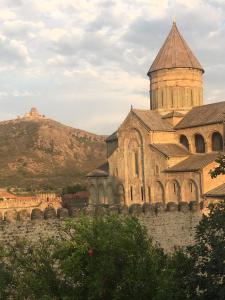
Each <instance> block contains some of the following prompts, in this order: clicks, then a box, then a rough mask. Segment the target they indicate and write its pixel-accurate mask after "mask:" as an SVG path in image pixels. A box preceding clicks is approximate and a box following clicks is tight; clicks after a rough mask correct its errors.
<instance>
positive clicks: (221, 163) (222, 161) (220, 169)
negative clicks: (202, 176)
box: [210, 155, 225, 178]
mask: <svg viewBox="0 0 225 300" xmlns="http://www.w3.org/2000/svg"><path fill="white" fill-rule="evenodd" d="M216 162H217V163H218V166H217V167H216V168H215V169H213V170H211V171H210V175H211V177H212V178H216V177H217V176H219V175H221V174H222V175H224V174H225V155H219V157H218V158H217V159H216Z"/></svg>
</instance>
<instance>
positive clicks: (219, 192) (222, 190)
mask: <svg viewBox="0 0 225 300" xmlns="http://www.w3.org/2000/svg"><path fill="white" fill-rule="evenodd" d="M205 196H206V197H219V198H220V197H221V198H225V183H224V184H221V185H219V186H217V187H216V188H215V189H213V190H211V191H209V192H207V193H206V194H205Z"/></svg>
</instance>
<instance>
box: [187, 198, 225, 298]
mask: <svg viewBox="0 0 225 300" xmlns="http://www.w3.org/2000/svg"><path fill="white" fill-rule="evenodd" d="M188 260H189V262H190V265H192V268H191V272H190V273H189V276H188V277H187V280H188V283H189V285H190V297H191V299H201V300H203V299H204V300H211V299H213V300H222V299H225V201H222V202H218V203H214V204H211V205H210V212H209V215H208V216H203V219H202V220H201V222H200V224H199V225H198V227H197V231H196V244H195V245H194V246H193V247H190V248H189V258H188Z"/></svg>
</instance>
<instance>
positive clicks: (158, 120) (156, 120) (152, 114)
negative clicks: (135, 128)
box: [132, 109, 174, 131]
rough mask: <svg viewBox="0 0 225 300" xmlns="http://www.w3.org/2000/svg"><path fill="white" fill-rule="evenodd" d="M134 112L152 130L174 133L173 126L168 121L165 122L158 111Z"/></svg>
mask: <svg viewBox="0 0 225 300" xmlns="http://www.w3.org/2000/svg"><path fill="white" fill-rule="evenodd" d="M132 112H133V113H134V114H135V115H136V117H137V118H138V119H139V120H140V121H141V122H142V123H144V125H145V126H147V128H148V129H150V130H153V131H174V130H173V126H172V125H171V124H170V123H169V122H167V121H166V120H163V119H162V117H161V115H160V114H159V113H158V112H157V111H153V110H142V109H133V110H132Z"/></svg>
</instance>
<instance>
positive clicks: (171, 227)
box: [0, 201, 204, 252]
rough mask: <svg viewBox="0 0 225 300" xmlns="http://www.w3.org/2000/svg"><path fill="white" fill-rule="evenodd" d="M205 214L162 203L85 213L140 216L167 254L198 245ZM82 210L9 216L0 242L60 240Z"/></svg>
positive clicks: (195, 208)
mask: <svg viewBox="0 0 225 300" xmlns="http://www.w3.org/2000/svg"><path fill="white" fill-rule="evenodd" d="M203 212H204V210H203V209H202V207H200V206H199V204H198V203H197V202H194V201H193V202H192V203H190V204H188V203H180V205H177V204H175V203H173V202H170V203H168V204H167V205H166V206H164V205H163V204H162V203H156V204H154V205H150V204H147V203H145V204H144V205H142V206H141V205H138V204H134V205H132V206H130V207H129V208H128V207H126V206H123V207H122V206H103V205H99V206H95V207H90V206H89V207H86V208H85V209H83V211H82V213H85V214H87V215H91V216H98V215H104V214H114V213H116V214H121V215H128V214H131V215H134V216H137V217H138V218H139V219H140V221H141V222H142V224H144V225H145V226H146V228H147V231H148V235H149V237H151V238H152V239H153V241H154V242H155V243H158V244H160V245H161V247H163V248H164V250H165V251H166V252H171V251H173V249H174V247H180V246H187V245H190V244H193V243H194V234H195V227H196V226H197V225H198V223H199V221H200V220H201V217H202V213H203ZM80 214H81V210H78V209H72V210H70V211H68V210H67V209H65V208H60V209H58V210H57V211H56V210H55V209H54V208H46V209H45V211H41V210H38V209H34V210H33V211H32V212H31V214H26V213H23V214H21V213H18V214H16V213H15V211H14V212H13V213H12V214H8V215H6V216H5V217H6V218H5V219H4V220H1V221H0V242H1V244H7V243H11V242H14V241H15V240H16V239H20V238H27V239H28V240H30V241H36V240H38V239H39V238H42V239H43V238H47V237H54V238H59V237H60V234H61V233H62V229H63V225H64V224H65V221H66V220H67V219H68V218H74V219H76V220H78V218H79V216H80Z"/></svg>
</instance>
